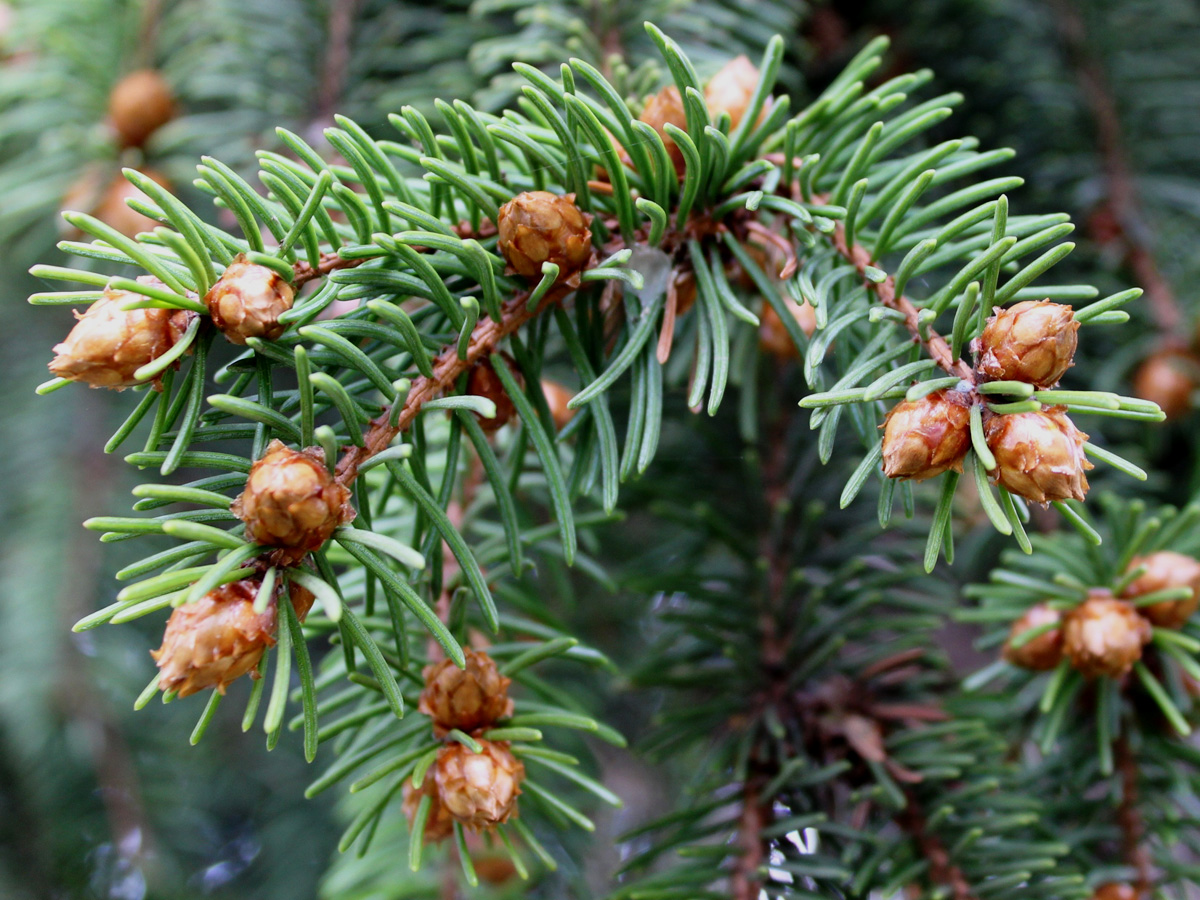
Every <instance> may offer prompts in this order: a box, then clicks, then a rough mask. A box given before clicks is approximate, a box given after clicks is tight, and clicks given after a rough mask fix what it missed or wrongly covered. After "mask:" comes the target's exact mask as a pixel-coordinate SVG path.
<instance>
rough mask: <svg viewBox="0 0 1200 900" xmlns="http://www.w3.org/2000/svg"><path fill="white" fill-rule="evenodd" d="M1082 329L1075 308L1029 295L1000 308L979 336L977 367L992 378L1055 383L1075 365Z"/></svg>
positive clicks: (1045, 385)
mask: <svg viewBox="0 0 1200 900" xmlns="http://www.w3.org/2000/svg"><path fill="white" fill-rule="evenodd" d="M1078 331H1079V323H1078V322H1076V321H1075V316H1074V315H1073V314H1072V311H1071V307H1069V306H1066V305H1064V304H1062V303H1051V302H1050V301H1049V300H1023V301H1022V302H1020V303H1018V304H1016V305H1015V306H1010V307H1009V308H1008V309H997V310H996V311H995V315H993V316H992V317H991V318H990V319H988V320H987V325H986V326H985V327H984V329H983V334H981V335H980V336H979V338H978V344H977V345H976V346H977V350H978V353H979V364H978V366H977V368H978V370H979V372H980V374H981V375H983V377H984V378H987V379H990V380H995V381H1024V382H1026V383H1028V384H1032V385H1033V386H1034V387H1039V388H1048V387H1053V386H1054V385H1055V384H1057V383H1058V380H1059V379H1060V378H1062V377H1063V373H1064V372H1066V371H1067V369H1068V368H1070V366H1071V362H1072V360H1073V359H1074V357H1075V347H1076V345H1077V344H1078V342H1079V336H1078V334H1077V332H1078Z"/></svg>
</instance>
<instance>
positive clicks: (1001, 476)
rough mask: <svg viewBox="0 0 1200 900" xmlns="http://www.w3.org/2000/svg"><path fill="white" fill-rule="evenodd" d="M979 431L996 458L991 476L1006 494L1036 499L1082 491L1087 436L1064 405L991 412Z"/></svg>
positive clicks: (1063, 497)
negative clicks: (1020, 410) (1020, 411)
mask: <svg viewBox="0 0 1200 900" xmlns="http://www.w3.org/2000/svg"><path fill="white" fill-rule="evenodd" d="M984 436H985V438H986V440H987V445H988V449H990V450H991V451H992V454H993V455H994V456H995V457H996V471H995V473H994V475H995V477H996V480H997V481H999V483H1000V484H1001V485H1002V486H1003V487H1004V488H1005V489H1007V490H1008V491H1010V492H1011V493H1014V494H1017V495H1019V496H1021V497H1024V498H1025V499H1026V500H1032V501H1034V502H1035V503H1049V502H1051V501H1054V500H1070V499H1074V500H1082V499H1083V498H1084V496H1086V494H1087V490H1088V480H1087V476H1086V475H1085V474H1084V473H1085V472H1086V471H1087V470H1089V469H1092V468H1094V467H1093V465H1092V464H1091V462H1089V461H1088V459H1087V457H1086V456H1085V455H1084V452H1083V445H1084V442H1085V441H1087V438H1088V436H1087V435H1086V434H1084V433H1083V432H1082V431H1080V430H1079V429H1077V428H1076V427H1075V424H1074V423H1073V422H1072V421H1071V420H1070V418H1068V417H1067V414H1066V410H1065V409H1064V408H1063V407H1061V406H1051V407H1047V408H1045V409H1042V410H1040V411H1038V412H1026V413H1014V414H1010V415H1003V416H991V417H990V418H989V419H988V420H987V424H986V425H985V426H984Z"/></svg>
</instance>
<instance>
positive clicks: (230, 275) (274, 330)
mask: <svg viewBox="0 0 1200 900" xmlns="http://www.w3.org/2000/svg"><path fill="white" fill-rule="evenodd" d="M295 296H296V291H295V289H294V288H293V287H292V286H291V285H290V284H288V282H287V281H286V280H284V278H283V277H282V276H281V275H280V274H279V273H278V272H276V271H275V270H274V269H272V268H271V267H270V266H259V265H255V264H254V263H251V262H247V261H246V257H245V256H243V255H242V254H240V253H239V254H238V255H237V256H236V257H234V259H233V262H231V263H230V264H229V266H228V267H227V268H226V269H225V273H224V274H223V275H222V276H221V277H220V278H219V279H217V283H216V284H214V285H213V286H212V288H211V289H210V290H209V292H208V293H207V294H206V295H205V296H204V302H205V303H206V304H207V305H208V311H209V313H211V314H212V320H213V324H214V325H216V326H217V328H219V329H221V331H222V332H223V333H224V334H225V337H227V338H228V339H229V340H230V341H231V342H233V343H235V344H245V343H246V338H251V337H260V338H265V339H266V340H268V341H273V340H275V339H276V338H277V337H279V336H280V335H281V334H283V331H284V328H285V327H286V326H285V325H283V324H282V323H281V322H280V321H279V317H280V316H281V315H283V313H285V312H287V311H288V310H289V309H291V308H292V300H293V299H294V298H295Z"/></svg>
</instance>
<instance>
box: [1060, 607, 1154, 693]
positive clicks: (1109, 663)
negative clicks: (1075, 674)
mask: <svg viewBox="0 0 1200 900" xmlns="http://www.w3.org/2000/svg"><path fill="white" fill-rule="evenodd" d="M1062 632H1063V652H1064V653H1066V655H1067V658H1068V659H1069V660H1070V661H1071V665H1072V666H1074V667H1075V668H1076V669H1078V670H1079V671H1080V672H1082V673H1083V674H1084V675H1086V676H1088V677H1089V678H1092V677H1095V676H1097V675H1106V676H1108V677H1110V678H1119V677H1121V676H1122V675H1124V674H1126V673H1127V672H1128V671H1129V670H1130V669H1131V668H1133V664H1134V663H1135V662H1137V661H1138V660H1139V659H1141V658H1142V647H1144V646H1145V645H1146V642H1147V641H1149V640H1150V623H1149V622H1147V621H1146V620H1145V619H1143V618H1142V617H1141V616H1139V615H1138V614H1137V610H1136V609H1134V607H1133V605H1132V604H1130V603H1128V602H1126V601H1124V600H1117V599H1116V598H1115V597H1112V596H1108V595H1107V594H1093V595H1092V596H1090V597H1088V599H1087V600H1085V601H1084V602H1083V603H1081V604H1079V606H1077V607H1075V608H1074V609H1073V610H1071V611H1070V612H1069V613H1067V614H1066V616H1064V617H1063V627H1062Z"/></svg>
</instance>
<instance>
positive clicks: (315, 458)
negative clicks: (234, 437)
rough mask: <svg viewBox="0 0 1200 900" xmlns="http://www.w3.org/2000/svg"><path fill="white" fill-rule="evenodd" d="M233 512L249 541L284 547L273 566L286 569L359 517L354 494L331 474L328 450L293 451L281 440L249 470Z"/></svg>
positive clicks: (306, 449) (274, 555) (278, 552)
mask: <svg viewBox="0 0 1200 900" xmlns="http://www.w3.org/2000/svg"><path fill="white" fill-rule="evenodd" d="M230 510H231V511H232V512H233V514H234V515H235V516H237V517H238V518H239V519H241V520H242V521H243V522H245V523H246V537H247V538H249V539H250V540H252V541H255V542H257V543H259V544H262V545H264V546H266V547H276V548H279V549H278V550H277V551H276V552H275V553H274V554H272V562H274V563H276V564H282V565H295V564H296V563H297V562H299V561H300V560H301V559H302V558H303V557H304V554H306V553H308V552H309V551H310V550H316V549H318V548H320V547H321V546H322V545H323V544H324V543H325V542H326V541H327V540H329V536H330V535H331V534H333V531H334V529H335V528H337V527H338V526H339V525H342V524H344V523H346V522H349V521H350V520H351V519H353V518H354V508H353V507H352V506H351V505H350V491H349V490H347V489H346V488H345V487H343V486H342V485H340V484H338V483H337V482H336V481H334V479H333V476H332V475H330V474H329V470H328V469H327V468H326V467H325V453H324V451H323V450H322V449H321V448H320V447H306V448H305V449H304V450H292V449H291V448H289V447H287V446H285V445H284V444H283V443H282V442H281V441H278V440H275V441H271V443H270V444H268V445H267V452H266V453H265V454H264V455H263V457H262V458H261V459H259V460H258V461H257V462H255V463H254V465H253V466H252V467H251V468H250V475H249V476H248V477H247V479H246V488H245V490H244V491H242V493H241V494H240V495H239V496H238V497H237V499H235V500H234V501H233V505H232V506H231V507H230Z"/></svg>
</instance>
